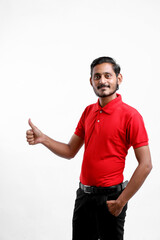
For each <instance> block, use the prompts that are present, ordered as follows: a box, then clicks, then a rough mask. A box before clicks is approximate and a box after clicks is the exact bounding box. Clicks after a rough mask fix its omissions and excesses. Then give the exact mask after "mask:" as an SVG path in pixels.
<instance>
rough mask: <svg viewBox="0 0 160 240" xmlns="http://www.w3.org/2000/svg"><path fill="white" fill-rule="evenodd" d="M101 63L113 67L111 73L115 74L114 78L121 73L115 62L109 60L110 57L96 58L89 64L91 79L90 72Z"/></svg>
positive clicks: (111, 59)
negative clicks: (109, 64)
mask: <svg viewBox="0 0 160 240" xmlns="http://www.w3.org/2000/svg"><path fill="white" fill-rule="evenodd" d="M101 63H111V64H112V66H113V71H114V72H115V74H116V76H118V74H119V73H120V71H121V68H120V66H119V65H118V64H117V63H116V61H115V60H114V59H113V58H111V57H99V58H96V59H95V60H94V61H93V62H92V63H91V77H92V72H93V68H94V67H95V66H96V65H98V64H101Z"/></svg>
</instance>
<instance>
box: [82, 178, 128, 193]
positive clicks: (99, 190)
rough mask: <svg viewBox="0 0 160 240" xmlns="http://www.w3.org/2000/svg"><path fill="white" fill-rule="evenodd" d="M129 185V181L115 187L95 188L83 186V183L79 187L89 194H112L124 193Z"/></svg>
mask: <svg viewBox="0 0 160 240" xmlns="http://www.w3.org/2000/svg"><path fill="white" fill-rule="evenodd" d="M127 184H128V181H125V182H123V183H120V184H118V185H114V186H111V187H95V186H88V185H83V184H82V183H81V182H80V183H79V187H80V188H81V189H82V190H83V191H84V192H85V193H88V194H91V193H92V194H112V193H116V192H120V191H122V190H123V189H124V188H125V187H126V186H127Z"/></svg>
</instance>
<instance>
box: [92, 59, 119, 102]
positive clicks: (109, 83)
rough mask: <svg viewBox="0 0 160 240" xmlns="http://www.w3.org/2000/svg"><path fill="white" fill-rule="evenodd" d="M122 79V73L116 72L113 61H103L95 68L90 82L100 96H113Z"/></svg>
mask: <svg viewBox="0 0 160 240" xmlns="http://www.w3.org/2000/svg"><path fill="white" fill-rule="evenodd" d="M121 81H122V75H121V74H119V75H118V77H116V74H115V72H114V70H113V67H112V64H111V63H101V64H98V65H96V66H95V67H94V68H93V72H92V77H91V78H90V83H91V85H92V87H93V90H94V92H95V94H96V95H97V96H98V97H101V98H104V97H108V96H111V95H112V94H114V93H115V92H116V91H117V86H118V85H119V84H120V83H121Z"/></svg>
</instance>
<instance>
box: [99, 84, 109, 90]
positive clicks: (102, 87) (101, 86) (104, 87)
mask: <svg viewBox="0 0 160 240" xmlns="http://www.w3.org/2000/svg"><path fill="white" fill-rule="evenodd" d="M106 88H110V86H106V85H100V86H98V87H97V89H98V90H99V89H106Z"/></svg>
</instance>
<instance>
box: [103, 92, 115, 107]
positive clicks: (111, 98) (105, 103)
mask: <svg viewBox="0 0 160 240" xmlns="http://www.w3.org/2000/svg"><path fill="white" fill-rule="evenodd" d="M116 97H117V94H116V93H114V94H112V95H111V96H108V97H104V98H101V97H100V98H99V103H100V105H101V107H104V106H105V105H107V104H108V103H109V102H110V101H112V100H113V99H115V98H116Z"/></svg>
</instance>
